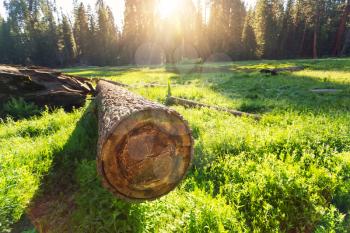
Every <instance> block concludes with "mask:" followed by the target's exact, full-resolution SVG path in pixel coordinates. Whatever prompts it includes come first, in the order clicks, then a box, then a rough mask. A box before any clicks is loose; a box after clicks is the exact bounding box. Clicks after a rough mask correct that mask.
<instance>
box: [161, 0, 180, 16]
mask: <svg viewBox="0 0 350 233" xmlns="http://www.w3.org/2000/svg"><path fill="white" fill-rule="evenodd" d="M178 10H179V1H169V0H160V1H159V3H158V14H159V17H160V18H161V19H168V18H171V17H172V16H174V15H175V14H176V12H177V11H178Z"/></svg>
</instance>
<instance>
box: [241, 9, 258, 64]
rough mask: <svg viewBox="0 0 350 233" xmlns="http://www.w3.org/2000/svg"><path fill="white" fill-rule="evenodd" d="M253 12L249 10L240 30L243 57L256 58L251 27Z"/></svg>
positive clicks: (254, 41)
mask: <svg viewBox="0 0 350 233" xmlns="http://www.w3.org/2000/svg"><path fill="white" fill-rule="evenodd" d="M253 19H254V12H253V11H249V12H248V14H247V16H246V18H245V22H244V27H243V32H242V45H243V52H242V58H243V59H254V58H256V50H257V43H256V37H255V33H254V28H253Z"/></svg>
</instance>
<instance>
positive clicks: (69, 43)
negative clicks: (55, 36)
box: [61, 15, 77, 65]
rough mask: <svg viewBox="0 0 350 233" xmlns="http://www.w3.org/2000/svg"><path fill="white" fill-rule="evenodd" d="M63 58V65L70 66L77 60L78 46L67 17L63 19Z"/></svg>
mask: <svg viewBox="0 0 350 233" xmlns="http://www.w3.org/2000/svg"><path fill="white" fill-rule="evenodd" d="M61 27H62V29H61V30H62V36H61V40H62V57H63V64H64V65H70V64H73V63H74V62H75V59H76V52H77V51H76V45H75V40H74V36H73V32H72V28H71V25H70V23H69V21H68V18H67V16H65V15H63V17H62V25H61Z"/></svg>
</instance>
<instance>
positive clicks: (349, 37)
mask: <svg viewBox="0 0 350 233" xmlns="http://www.w3.org/2000/svg"><path fill="white" fill-rule="evenodd" d="M349 48H350V29H349V30H348V32H347V33H346V36H345V41H344V45H343V48H342V51H341V54H340V55H341V56H345V55H346V54H347V53H348V52H349Z"/></svg>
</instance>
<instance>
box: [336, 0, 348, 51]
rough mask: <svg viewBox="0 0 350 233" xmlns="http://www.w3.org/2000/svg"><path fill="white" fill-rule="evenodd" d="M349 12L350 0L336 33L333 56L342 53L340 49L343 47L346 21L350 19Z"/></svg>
mask: <svg viewBox="0 0 350 233" xmlns="http://www.w3.org/2000/svg"><path fill="white" fill-rule="evenodd" d="M349 14H350V0H348V2H347V5H346V7H345V9H344V13H343V15H342V17H341V19H340V24H339V28H338V31H337V34H336V38H335V44H334V48H333V52H332V55H333V56H338V55H339V53H340V49H341V47H342V46H341V44H342V40H343V36H344V33H345V26H346V21H347V19H348V16H349Z"/></svg>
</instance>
